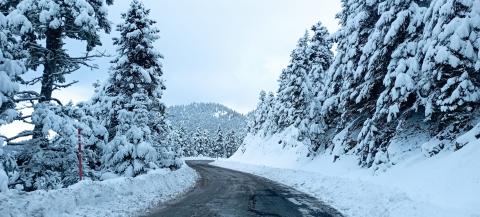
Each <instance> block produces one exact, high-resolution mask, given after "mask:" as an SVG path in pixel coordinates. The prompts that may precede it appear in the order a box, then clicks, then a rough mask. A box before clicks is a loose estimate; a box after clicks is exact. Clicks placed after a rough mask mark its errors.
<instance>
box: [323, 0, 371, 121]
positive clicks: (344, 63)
mask: <svg viewBox="0 0 480 217" xmlns="http://www.w3.org/2000/svg"><path fill="white" fill-rule="evenodd" d="M377 9H378V2H377V1H361V0H342V11H341V12H340V13H339V14H337V18H338V19H339V20H340V25H341V27H340V29H339V30H338V31H337V33H335V35H333V39H334V41H335V42H336V43H337V51H338V52H337V54H336V56H335V59H334V61H333V63H332V66H331V68H330V69H331V70H329V71H328V74H327V78H326V79H327V84H328V85H327V87H326V89H325V90H324V91H323V93H321V94H322V95H324V96H325V100H324V102H323V104H322V109H321V111H322V113H323V115H324V116H325V117H328V118H327V120H326V122H327V123H329V124H330V123H334V125H338V126H345V125H346V123H347V122H348V120H347V119H350V118H351V117H354V116H356V115H358V114H362V113H363V112H364V111H369V110H371V109H372V108H368V107H367V106H364V105H361V104H357V103H355V98H354V97H352V94H356V93H355V92H354V89H353V88H352V86H353V85H354V83H356V82H358V81H359V80H360V79H362V77H359V76H356V75H358V74H354V73H353V72H355V70H356V68H357V67H358V65H359V61H360V58H361V54H362V49H363V48H364V46H365V44H366V43H367V41H368V37H369V36H370V34H371V33H372V32H373V29H374V26H375V23H376V22H377V20H378V18H379V14H378V12H377ZM346 111H348V112H346Z"/></svg>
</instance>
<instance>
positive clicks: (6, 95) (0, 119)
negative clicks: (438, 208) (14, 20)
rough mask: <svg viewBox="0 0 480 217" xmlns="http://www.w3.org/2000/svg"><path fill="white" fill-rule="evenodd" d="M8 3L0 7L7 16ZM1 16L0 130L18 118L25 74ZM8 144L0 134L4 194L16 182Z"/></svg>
mask: <svg viewBox="0 0 480 217" xmlns="http://www.w3.org/2000/svg"><path fill="white" fill-rule="evenodd" d="M8 3H9V2H2V3H0V8H1V9H2V12H4V13H7V11H8V7H10V6H9V5H8ZM4 13H0V126H2V125H4V124H8V123H10V122H12V121H13V120H15V119H17V117H18V116H19V114H18V112H17V110H16V105H15V104H16V102H15V98H14V97H15V94H16V93H17V92H18V91H19V84H18V82H19V76H20V75H21V74H22V73H23V72H25V67H24V63H23V61H21V60H20V58H21V57H22V56H23V55H22V54H23V52H22V51H21V49H20V48H21V47H20V46H19V45H20V44H21V43H19V41H20V38H19V37H18V36H17V35H15V34H13V33H12V31H11V29H10V27H9V25H8V23H9V20H8V18H7V17H6V16H5V14H4ZM7 15H8V14H7ZM11 140H12V138H7V137H5V136H4V135H1V134H0V192H5V191H7V189H8V186H9V184H10V181H16V179H17V178H18V167H17V165H16V159H15V158H16V156H14V153H12V151H9V150H7V149H6V147H5V143H8V142H10V141H11ZM9 177H10V178H9Z"/></svg>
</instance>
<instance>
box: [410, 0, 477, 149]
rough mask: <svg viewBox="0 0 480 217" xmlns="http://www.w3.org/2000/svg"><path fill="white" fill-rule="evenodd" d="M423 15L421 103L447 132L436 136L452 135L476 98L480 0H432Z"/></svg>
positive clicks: (474, 107) (462, 125)
mask: <svg viewBox="0 0 480 217" xmlns="http://www.w3.org/2000/svg"><path fill="white" fill-rule="evenodd" d="M424 19H425V30H424V33H423V38H422V41H421V52H422V55H424V58H423V61H422V63H421V72H422V76H421V79H420V81H419V89H420V90H419V95H420V97H421V102H422V103H421V105H422V106H423V107H424V108H425V115H426V117H427V119H428V120H431V121H432V122H434V123H437V124H438V127H439V129H437V132H440V131H450V132H446V134H444V135H442V137H443V138H440V139H447V140H451V139H453V138H452V137H453V136H454V135H456V134H458V133H459V132H461V131H462V130H463V128H465V127H468V124H466V123H468V120H470V119H471V118H473V117H474V115H472V114H473V113H474V112H477V111H478V109H477V108H478V107H479V103H480V76H479V72H480V2H479V1H478V0H463V1H460V0H434V1H432V3H431V6H430V8H429V10H428V11H427V12H426V14H425V18H424ZM450 127H452V129H450ZM455 148H461V147H455Z"/></svg>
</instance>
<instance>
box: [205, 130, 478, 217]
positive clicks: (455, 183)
mask: <svg viewBox="0 0 480 217" xmlns="http://www.w3.org/2000/svg"><path fill="white" fill-rule="evenodd" d="M474 130H475V129H474ZM295 132H296V131H295V130H293V129H289V130H288V132H284V133H281V134H278V135H274V136H271V137H268V138H259V137H256V136H251V135H250V136H248V137H247V139H246V140H245V144H246V146H245V147H243V150H240V151H238V152H237V153H236V154H235V155H234V156H233V157H232V158H230V159H229V160H227V161H217V162H215V163H214V164H215V165H218V166H223V167H227V168H230V169H236V170H241V171H245V172H249V173H253V174H257V175H260V176H264V177H266V178H269V179H272V180H275V181H278V182H280V183H284V184H286V185H289V186H293V187H295V188H297V189H299V190H301V191H304V192H306V193H309V194H311V195H314V196H316V197H317V198H319V199H320V200H323V201H325V202H327V203H328V204H331V205H332V206H334V207H335V208H337V209H338V210H339V211H341V212H342V213H344V214H346V215H347V216H359V217H360V216H373V217H375V216H378V217H389V216H390V217H396V216H412V217H414V216H417V217H429V216H455V217H462V216H477V217H478V216H480V199H479V195H480V172H479V169H478V168H480V160H479V159H480V142H479V140H478V139H476V137H475V136H472V135H471V134H472V132H469V133H467V134H465V135H464V136H463V137H460V138H459V140H458V141H460V140H465V141H463V143H464V144H467V143H468V144H467V145H466V146H465V147H464V148H463V149H461V150H459V151H457V152H445V153H441V154H439V155H437V156H435V157H432V158H427V157H425V156H424V155H423V154H422V153H421V152H420V151H414V152H410V153H405V154H404V155H403V156H402V160H401V161H398V162H397V163H396V165H394V166H392V167H390V168H389V169H388V170H387V171H386V172H377V173H374V172H373V171H372V170H371V169H364V168H360V167H358V166H357V162H358V161H357V159H356V157H354V156H349V155H346V156H342V158H341V159H340V160H339V161H337V162H336V163H332V162H333V156H331V155H322V156H318V157H316V158H314V159H310V158H307V157H304V156H306V153H308V152H307V151H308V150H307V149H306V146H305V145H304V144H301V143H298V142H295V140H294V139H292V138H295ZM475 135H476V134H475ZM280 140H281V141H282V142H281V144H279V141H280ZM253 164H255V165H253Z"/></svg>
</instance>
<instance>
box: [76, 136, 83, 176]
mask: <svg viewBox="0 0 480 217" xmlns="http://www.w3.org/2000/svg"><path fill="white" fill-rule="evenodd" d="M77 157H78V176H79V177H80V181H81V180H83V166H82V140H81V138H80V128H78V153H77Z"/></svg>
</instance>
